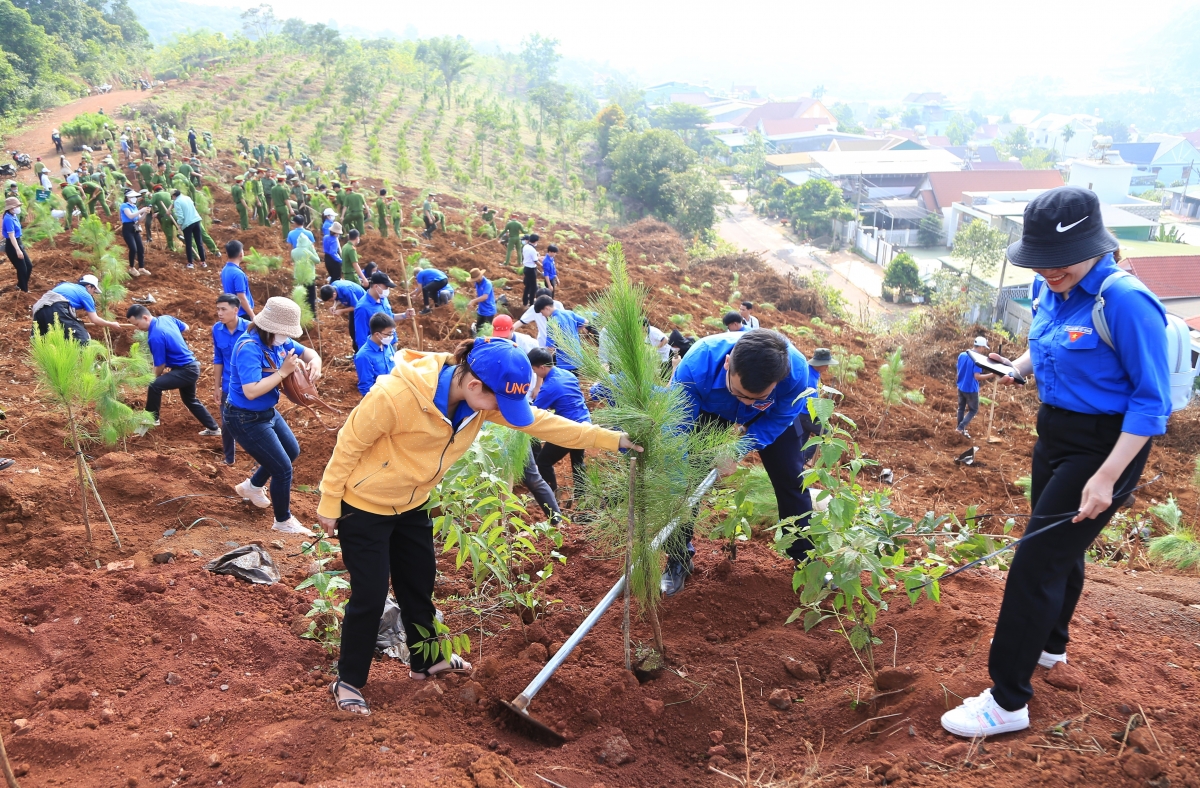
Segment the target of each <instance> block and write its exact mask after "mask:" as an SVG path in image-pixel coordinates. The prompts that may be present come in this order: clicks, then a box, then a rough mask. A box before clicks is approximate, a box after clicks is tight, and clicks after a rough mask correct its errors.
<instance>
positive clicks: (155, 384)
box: [146, 361, 219, 430]
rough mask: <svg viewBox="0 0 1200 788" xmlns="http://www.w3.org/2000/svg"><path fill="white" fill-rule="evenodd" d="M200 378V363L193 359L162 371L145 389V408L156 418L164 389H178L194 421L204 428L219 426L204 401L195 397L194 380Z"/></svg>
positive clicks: (210, 428)
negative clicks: (169, 369)
mask: <svg viewBox="0 0 1200 788" xmlns="http://www.w3.org/2000/svg"><path fill="white" fill-rule="evenodd" d="M198 380H200V364H199V363H198V362H195V361H193V362H192V363H191V364H188V365H187V366H186V367H176V368H175V369H172V370H171V371H170V372H164V373H163V374H161V375H159V376H158V377H156V378H155V379H154V380H152V381H151V382H150V388H149V389H147V390H146V410H148V411H150V412H151V413H153V414H154V418H156V419H157V418H158V413H159V411H160V410H161V409H162V394H163V392H164V391H172V390H178V391H179V399H180V400H182V401H183V404H184V407H186V408H187V409H188V410H190V411H191V412H192V415H193V416H195V417H196V421H198V422H200V423H201V424H203V425H204V428H205V429H209V430H215V429H217V427H218V426H219V425H218V424H217V422H216V420H214V419H213V417H212V414H211V413H209V412H208V408H206V407H204V403H203V402H201V401H200V400H199V398H197V397H196V382H197V381H198Z"/></svg>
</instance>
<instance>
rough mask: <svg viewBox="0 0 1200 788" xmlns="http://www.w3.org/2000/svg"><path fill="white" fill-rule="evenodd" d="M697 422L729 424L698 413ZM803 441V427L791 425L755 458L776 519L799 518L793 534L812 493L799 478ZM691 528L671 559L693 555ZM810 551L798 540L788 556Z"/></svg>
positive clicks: (673, 549)
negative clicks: (770, 490) (765, 480)
mask: <svg viewBox="0 0 1200 788" xmlns="http://www.w3.org/2000/svg"><path fill="white" fill-rule="evenodd" d="M700 420H701V421H702V422H709V421H715V422H718V423H728V422H726V421H725V419H722V418H721V417H719V416H715V415H713V414H711V413H701V414H700ZM806 439H807V438H806V437H804V435H803V428H802V427H800V426H798V425H797V424H796V423H794V422H793V423H792V424H790V425H788V428H787V429H785V430H784V431H783V432H782V433H780V435H779V437H778V438H776V439H775V440H774V442H773V443H771V444H770V445H769V446H764V447H762V448H761V449H759V450H758V458H759V459H760V460H762V464H763V470H765V471H766V472H767V477H768V478H769V479H770V480H771V487H772V488H773V489H774V490H775V504H776V505H777V506H778V507H779V519H780V520H784V519H787V518H788V517H797V518H799V519H798V520H797V521H796V524H795V525H794V526H792V528H791V529H789V530H794V531H799V530H800V529H801V528H804V527H805V526H807V525H808V516H809V515H810V514H812V494H811V493H809V491H808V490H806V489H804V487H803V485H802V483H801V479H800V475H801V474H802V473H803V472H804V461H805V458H804V452H803V451H802V448H803V446H804V442H805V440H806ZM693 527H694V523H691V522H689V523H688V524H687V525H685V526H684V527H683V528H681V529H679V531H678V532H677V533H678V534H679V536H681V537H682V538H676V539H675V540H673V542H672V546H671V547H670V548H669V549H668V552H670V553H671V555H672V556H673V557H675V558H678V559H682V558H683V557H684V553H685V551H686V554H687V555H694V554H695V552H696V550H695V548H694V547H692V531H693ZM811 549H812V542H810V541H808V540H807V539H804V538H799V539H797V540H796V541H795V542H793V543H792V546H791V547H789V548H788V551H787V553H788V557H790V558H794V559H796V560H802V559H803V558H804V557H805V555H806V554H807V553H808V551H809V550H811Z"/></svg>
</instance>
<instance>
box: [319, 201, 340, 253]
mask: <svg viewBox="0 0 1200 788" xmlns="http://www.w3.org/2000/svg"><path fill="white" fill-rule="evenodd" d="M336 221H337V214H336V213H335V212H334V210H333V209H332V208H326V209H325V210H323V211H321V240H322V241H324V240H325V236H327V235H329V228H330V227H333V223H334V222H336ZM314 246H315V244H314Z"/></svg>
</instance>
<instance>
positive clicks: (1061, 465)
mask: <svg viewBox="0 0 1200 788" xmlns="http://www.w3.org/2000/svg"><path fill="white" fill-rule="evenodd" d="M1122 420H1123V416H1120V415H1117V416H1094V415H1088V414H1084V413H1074V412H1071V411H1068V410H1062V409H1061V408H1056V407H1053V406H1051V405H1042V407H1041V410H1039V411H1038V421H1037V430H1038V442H1037V445H1036V446H1034V448H1033V473H1032V476H1033V487H1032V489H1031V490H1030V493H1031V497H1032V501H1033V517H1031V518H1030V520H1029V525H1028V526H1027V527H1026V530H1025V532H1026V533H1031V532H1033V531H1038V530H1041V529H1043V528H1046V527H1048V526H1050V525H1052V524H1053V523H1055V522H1058V521H1059V520H1061V519H1062V518H1061V517H1060V516H1056V515H1065V514H1067V513H1068V512H1071V511H1072V510H1075V509H1078V508H1079V502H1080V498H1081V497H1082V494H1083V487H1084V485H1086V484H1087V481H1088V479H1090V478H1091V477H1092V475H1093V474H1095V473H1096V471H1097V470H1099V468H1100V466H1101V465H1103V464H1104V461H1105V460H1106V459H1107V458H1108V454H1109V452H1110V451H1112V448H1113V446H1114V445H1115V444H1116V442H1117V438H1119V437H1120V435H1121V422H1122ZM1150 443H1151V441H1147V442H1146V445H1145V446H1144V447H1142V450H1141V451H1140V452H1138V454H1137V456H1136V457H1134V459H1133V461H1132V462H1130V463H1129V466H1128V467H1126V468H1125V471H1124V472H1123V473H1122V474H1121V476H1120V478H1119V479H1118V480H1117V482H1116V484H1114V485H1113V504H1112V506H1110V507H1108V508H1107V509H1106V510H1104V511H1103V512H1101V513H1100V515H1099V516H1098V517H1095V518H1093V519H1091V520H1084V521H1083V522H1079V523H1072V522H1066V523H1063V524H1061V525H1058V526H1055V527H1054V529H1053V530H1051V531H1047V532H1046V533H1044V534H1041V535H1039V536H1036V537H1034V538H1033V539H1031V540H1030V541H1028V542H1026V543H1024V544H1022V545H1021V546H1020V547H1018V548H1017V552H1016V555H1015V556H1013V562H1012V567H1011V568H1010V569H1009V572H1008V581H1007V582H1006V583H1005V586H1004V601H1003V603H1002V604H1001V605H1000V616H999V618H998V619H997V621H996V633H995V637H994V639H993V640H992V649H991V653H990V655H989V656H988V671H989V672H990V673H991V676H992V681H993V682H994V685H995V686H994V687H993V689H992V697H993V698H995V700H996V703H998V704H999V705H1000V707H1001V708H1003V709H1007V710H1009V711H1016V710H1017V709H1020V708H1021V707H1023V706H1024V705H1025V704H1027V703H1028V702H1029V699H1030V698H1032V697H1033V687H1032V686H1031V685H1030V679H1031V678H1032V677H1033V671H1034V668H1036V667H1037V661H1038V657H1039V656H1040V655H1041V652H1043V651H1046V652H1048V653H1050V654H1065V653H1066V651H1067V642H1068V641H1069V640H1070V636H1069V634H1068V628H1069V626H1070V623H1071V616H1072V615H1074V613H1075V605H1076V604H1077V603H1078V602H1079V595H1080V594H1081V593H1082V592H1083V562H1084V554H1085V553H1086V551H1087V548H1088V546H1089V545H1090V544H1091V543H1092V540H1093V539H1095V538H1096V536H1097V535H1098V534H1099V533H1100V531H1101V529H1103V528H1104V526H1105V525H1107V524H1108V521H1109V519H1110V518H1111V517H1112V516H1113V514H1114V513H1115V512H1116V511H1117V509H1118V507H1119V506H1120V503H1121V501H1122V499H1124V498H1125V497H1126V494H1127V493H1128V492H1129V490H1131V489H1132V488H1133V487H1134V486H1135V485H1136V484H1137V480H1138V478H1139V477H1140V476H1141V475H1142V470H1143V469H1144V468H1145V466H1146V458H1147V457H1148V456H1149V454H1150Z"/></svg>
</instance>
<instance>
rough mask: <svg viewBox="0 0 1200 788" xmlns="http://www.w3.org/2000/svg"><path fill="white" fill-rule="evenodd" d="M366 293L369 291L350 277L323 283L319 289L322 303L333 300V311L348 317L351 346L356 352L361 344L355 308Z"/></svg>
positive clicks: (331, 310)
mask: <svg viewBox="0 0 1200 788" xmlns="http://www.w3.org/2000/svg"><path fill="white" fill-rule="evenodd" d="M366 294H367V291H366V290H363V289H362V286H361V285H359V283H358V282H351V281H350V280H349V279H338V280H337V281H335V282H330V283H329V284H327V285H321V289H320V291H319V295H320V296H321V301H322V303H326V304H328V303H329V302H330V301H333V305H332V306H330V307H329V311H330V312H331V313H333V314H335V315H344V316H345V317H346V320H347V322H348V323H349V326H350V346H351V347H352V348H354V352H355V353H357V352H358V349H359V347H360V346H361V345H360V343H359V341H358V335H357V334H356V333H355V330H354V328H355V326H354V309H355V307H357V306H358V302H359V301H361V300H362V298H363V296H365V295H366ZM335 299H336V300H335Z"/></svg>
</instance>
